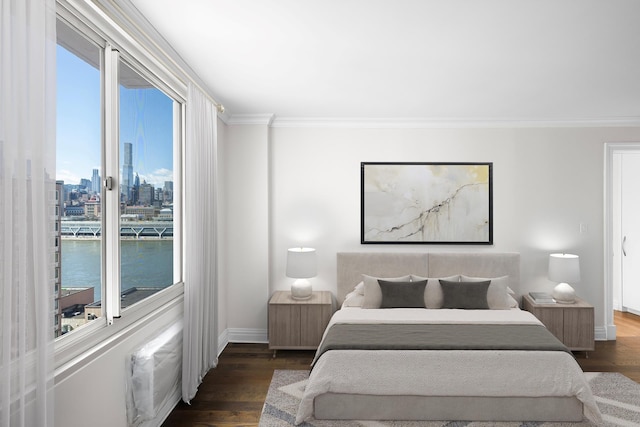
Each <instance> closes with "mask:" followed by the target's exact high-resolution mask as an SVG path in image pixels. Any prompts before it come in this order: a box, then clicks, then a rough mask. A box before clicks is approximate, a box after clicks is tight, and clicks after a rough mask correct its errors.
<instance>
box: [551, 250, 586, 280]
mask: <svg viewBox="0 0 640 427" xmlns="http://www.w3.org/2000/svg"><path fill="white" fill-rule="evenodd" d="M549 280H551V281H552V282H564V283H576V282H579V281H580V257H578V255H571V254H551V255H549Z"/></svg>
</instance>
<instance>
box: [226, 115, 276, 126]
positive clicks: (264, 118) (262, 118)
mask: <svg viewBox="0 0 640 427" xmlns="http://www.w3.org/2000/svg"><path fill="white" fill-rule="evenodd" d="M274 118H275V114H272V113H265V114H233V115H232V116H231V117H229V121H227V124H228V125H229V126H234V125H267V126H271V124H272V123H273V119H274Z"/></svg>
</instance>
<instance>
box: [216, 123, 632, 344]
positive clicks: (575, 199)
mask: <svg viewBox="0 0 640 427" xmlns="http://www.w3.org/2000/svg"><path fill="white" fill-rule="evenodd" d="M229 134H230V135H229V136H230V141H229V147H228V149H229V151H230V152H229V153H228V154H229V157H228V160H229V164H228V166H229V168H233V169H234V171H233V172H231V173H230V175H234V177H233V179H231V180H229V182H228V184H229V185H230V188H229V191H231V192H232V193H237V194H236V195H237V199H236V200H235V201H233V200H230V203H229V206H228V209H229V210H228V213H227V215H228V218H229V230H230V231H229V256H230V260H229V262H230V264H229V271H230V274H229V283H228V287H229V295H230V298H229V309H228V310H229V318H228V322H229V323H228V324H229V328H230V329H233V328H249V329H250V330H252V331H256V330H263V331H266V329H267V323H266V320H267V319H266V316H265V312H266V307H267V300H268V295H267V289H268V293H269V294H270V293H272V292H273V291H274V290H278V289H288V288H289V286H290V281H291V279H288V278H286V277H285V274H284V270H285V263H286V251H287V248H288V247H291V246H298V245H308V246H312V247H315V248H316V249H317V251H318V263H319V265H318V269H319V274H318V276H317V277H316V278H314V279H312V281H313V285H314V288H315V289H318V290H330V291H333V292H335V290H336V288H335V275H336V271H335V268H336V264H335V256H336V252H338V251H516V252H520V253H521V260H522V280H521V289H516V291H518V292H520V293H526V292H528V291H531V290H547V291H548V290H551V289H552V287H553V285H554V284H553V283H552V282H550V281H549V280H547V278H546V270H547V262H548V255H549V253H551V252H555V251H566V252H572V253H576V254H579V255H580V257H581V268H582V278H583V279H582V282H581V283H579V284H577V285H576V289H577V292H578V294H579V295H580V296H582V297H583V298H585V299H586V300H588V301H589V302H591V303H592V304H594V305H595V307H596V310H595V316H596V329H597V330H598V331H600V332H599V335H601V336H603V334H604V326H605V321H604V312H603V294H604V289H603V278H604V272H603V256H604V254H603V167H604V165H603V163H604V154H603V153H604V143H605V142H609V141H625V140H626V141H633V140H638V138H639V137H640V128H498V129H467V128H461V129H349V128H321V127H318V128H306V127H305V128H302V127H301V128H288V127H282V128H279V127H275V128H272V129H271V130H270V131H269V132H267V133H265V130H264V129H262V128H260V127H256V126H246V127H245V126H234V127H230V129H229ZM267 134H268V136H269V143H268V147H269V153H268V154H267V153H265V145H264V139H265V135H267ZM231 140H233V141H231ZM265 161H268V164H265ZM362 161H424V162H431V161H434V162H437V161H441V162H442V161H450V162H457V161H460V162H465V161H467V162H471V161H472V162H493V166H494V171H493V179H494V188H493V190H494V205H493V207H494V215H493V220H494V245H492V246H483V245H476V246H474V245H469V246H467V245H464V246H458V245H361V244H360V162H362ZM265 168H268V176H269V186H268V188H265V179H264V174H265ZM267 196H268V212H266V211H265V198H266V197H267ZM252 207H253V209H251V208H252ZM267 216H268V217H269V227H268V230H265V229H263V228H262V227H264V226H265V225H264V219H265V218H266V217H267ZM580 224H584V225H585V226H586V227H587V232H585V233H581V232H580ZM232 236H233V237H232ZM265 237H266V238H268V246H267V247H266V248H265V240H264V239H265ZM263 250H264V251H265V252H262V251H263ZM267 260H269V263H270V264H269V266H265V262H266V261H267ZM267 271H269V277H265V276H264V274H265V273H266V272H267ZM267 286H268V288H267Z"/></svg>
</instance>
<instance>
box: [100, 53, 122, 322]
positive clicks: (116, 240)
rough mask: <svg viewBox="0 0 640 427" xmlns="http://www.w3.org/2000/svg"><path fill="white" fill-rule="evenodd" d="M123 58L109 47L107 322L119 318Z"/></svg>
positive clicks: (105, 300)
mask: <svg viewBox="0 0 640 427" xmlns="http://www.w3.org/2000/svg"><path fill="white" fill-rule="evenodd" d="M119 60H120V55H119V52H118V51H117V50H114V49H113V48H112V47H111V46H110V45H107V48H106V50H105V147H104V159H105V180H104V186H105V189H104V194H105V202H104V206H105V212H104V222H103V223H104V228H103V239H104V245H105V283H104V294H103V295H104V301H103V311H104V312H105V313H106V316H107V322H108V323H109V324H112V323H113V319H115V318H118V317H120V136H119V135H120V130H119V128H120V126H119V121H120V119H119V117H120V113H119V108H120V92H119V87H118V66H119Z"/></svg>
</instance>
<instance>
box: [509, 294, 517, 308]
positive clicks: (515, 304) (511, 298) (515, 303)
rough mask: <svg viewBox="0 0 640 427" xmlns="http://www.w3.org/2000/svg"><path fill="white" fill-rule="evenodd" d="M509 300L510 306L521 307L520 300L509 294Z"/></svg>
mask: <svg viewBox="0 0 640 427" xmlns="http://www.w3.org/2000/svg"><path fill="white" fill-rule="evenodd" d="M507 301H508V303H509V308H520V304H518V301H516V299H515V298H514V297H513V296H511V295H508V296H507Z"/></svg>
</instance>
